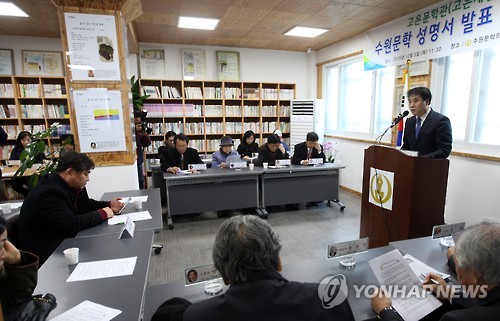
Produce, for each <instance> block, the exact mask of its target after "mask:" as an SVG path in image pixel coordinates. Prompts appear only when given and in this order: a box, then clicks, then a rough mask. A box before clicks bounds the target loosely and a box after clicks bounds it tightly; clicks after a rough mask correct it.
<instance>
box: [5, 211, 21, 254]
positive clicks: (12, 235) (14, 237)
mask: <svg viewBox="0 0 500 321" xmlns="http://www.w3.org/2000/svg"><path fill="white" fill-rule="evenodd" d="M6 221H7V235H8V238H9V241H10V242H11V243H12V244H14V246H15V247H17V248H19V213H18V214H12V215H10V216H9V217H8V218H7V219H6Z"/></svg>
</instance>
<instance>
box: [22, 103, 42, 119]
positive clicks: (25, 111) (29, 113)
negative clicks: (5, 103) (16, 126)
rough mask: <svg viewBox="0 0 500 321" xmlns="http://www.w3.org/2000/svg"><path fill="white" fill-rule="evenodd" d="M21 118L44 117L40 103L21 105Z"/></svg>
mask: <svg viewBox="0 0 500 321" xmlns="http://www.w3.org/2000/svg"><path fill="white" fill-rule="evenodd" d="M21 112H22V114H21V116H22V117H23V118H44V115H43V107H42V105H22V106H21Z"/></svg>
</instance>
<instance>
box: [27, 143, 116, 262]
mask: <svg viewBox="0 0 500 321" xmlns="http://www.w3.org/2000/svg"><path fill="white" fill-rule="evenodd" d="M92 169H94V162H92V160H91V159H90V158H88V156H87V155H85V154H81V153H78V152H66V153H65V154H64V155H62V156H61V158H59V162H58V163H57V167H56V169H55V171H54V172H53V173H51V174H49V175H48V176H45V177H43V178H42V179H41V181H40V183H39V184H38V185H37V186H36V187H35V188H34V189H33V190H32V191H31V192H30V193H29V194H28V196H27V197H26V199H25V200H24V203H23V206H22V207H21V212H20V214H19V243H20V246H19V247H20V248H21V249H23V250H25V251H29V252H33V253H34V254H36V255H38V257H39V258H40V265H42V264H43V263H44V262H45V261H46V260H47V259H48V258H49V256H50V255H51V254H52V253H53V252H54V250H55V249H56V248H57V247H58V246H59V244H61V242H62V241H63V240H64V239H65V238H70V237H75V236H76V234H77V233H78V232H79V231H81V230H83V229H86V228H88V227H91V226H94V225H98V224H101V223H102V222H104V221H106V220H107V219H108V218H110V217H113V216H114V214H115V213H117V212H118V211H119V210H120V208H121V202H120V201H119V200H118V199H113V200H112V201H110V202H99V201H96V200H94V199H91V198H89V196H88V194H87V190H86V189H85V185H87V182H88V181H89V173H90V171H91V170H92Z"/></svg>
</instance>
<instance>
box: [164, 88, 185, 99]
mask: <svg viewBox="0 0 500 321" xmlns="http://www.w3.org/2000/svg"><path fill="white" fill-rule="evenodd" d="M161 93H162V97H163V98H182V97H181V94H180V93H179V91H178V90H177V88H175V87H172V86H163V87H162V90H161Z"/></svg>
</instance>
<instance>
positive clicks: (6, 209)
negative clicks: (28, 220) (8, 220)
mask: <svg viewBox="0 0 500 321" xmlns="http://www.w3.org/2000/svg"><path fill="white" fill-rule="evenodd" d="M1 207H2V213H3V214H10V213H11V211H12V207H11V204H10V203H7V204H2V205H1Z"/></svg>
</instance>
